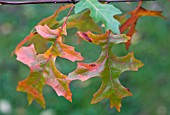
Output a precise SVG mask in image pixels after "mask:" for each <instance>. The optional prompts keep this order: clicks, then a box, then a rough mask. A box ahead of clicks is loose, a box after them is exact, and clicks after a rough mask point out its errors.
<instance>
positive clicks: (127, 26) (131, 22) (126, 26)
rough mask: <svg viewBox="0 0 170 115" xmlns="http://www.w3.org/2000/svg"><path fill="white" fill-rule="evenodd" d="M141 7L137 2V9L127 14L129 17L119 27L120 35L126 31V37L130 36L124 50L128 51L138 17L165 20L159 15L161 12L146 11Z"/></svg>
mask: <svg viewBox="0 0 170 115" xmlns="http://www.w3.org/2000/svg"><path fill="white" fill-rule="evenodd" d="M141 5H142V3H141V2H139V4H138V7H137V8H136V9H135V10H133V11H132V12H130V13H129V14H130V15H131V17H129V18H128V19H127V20H126V21H125V22H124V23H123V24H122V25H121V27H120V32H121V33H123V32H125V31H126V30H128V31H127V33H126V35H127V36H130V39H129V40H128V42H127V43H126V49H128V48H129V46H130V45H131V39H132V36H133V34H134V33H135V32H136V30H135V27H136V24H137V21H138V19H139V18H140V17H142V16H159V17H161V18H165V17H164V16H163V15H162V14H161V13H162V11H152V10H146V9H145V8H143V7H142V6H141Z"/></svg>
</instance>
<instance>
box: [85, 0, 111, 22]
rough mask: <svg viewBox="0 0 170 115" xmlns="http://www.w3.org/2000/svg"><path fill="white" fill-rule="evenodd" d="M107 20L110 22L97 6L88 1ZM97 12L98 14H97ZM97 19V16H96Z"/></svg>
mask: <svg viewBox="0 0 170 115" xmlns="http://www.w3.org/2000/svg"><path fill="white" fill-rule="evenodd" d="M87 1H88V2H89V3H90V4H91V5H92V6H93V7H94V8H95V9H96V10H97V11H98V12H99V13H100V14H101V15H102V16H103V17H104V18H105V19H106V20H107V22H109V20H108V18H107V17H105V16H104V15H103V14H102V13H101V12H100V9H98V8H97V7H96V6H95V5H93V3H92V2H91V1H90V0H87ZM97 11H96V12H97ZM96 15H97V13H96ZM96 17H97V16H96Z"/></svg>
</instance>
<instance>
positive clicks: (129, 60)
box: [68, 31, 143, 111]
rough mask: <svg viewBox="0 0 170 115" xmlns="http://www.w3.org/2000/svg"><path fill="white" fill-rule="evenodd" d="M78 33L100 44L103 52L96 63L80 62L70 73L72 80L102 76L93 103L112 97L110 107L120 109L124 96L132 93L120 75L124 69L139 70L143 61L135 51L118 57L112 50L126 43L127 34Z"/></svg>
mask: <svg viewBox="0 0 170 115" xmlns="http://www.w3.org/2000/svg"><path fill="white" fill-rule="evenodd" d="M78 35H79V36H80V37H81V38H83V39H84V40H86V41H90V42H92V43H94V44H98V45H100V46H101V47H102V53H101V55H100V57H99V58H98V60H97V61H96V62H94V63H89V64H86V63H82V62H79V63H78V67H77V69H76V70H75V71H73V72H72V73H70V74H69V75H68V76H69V79H70V80H81V81H85V80H88V79H90V78H92V77H101V78H102V84H101V87H100V89H99V90H98V91H97V92H96V93H95V94H94V96H93V99H92V101H91V103H97V102H99V101H101V100H103V99H105V98H109V99H110V107H111V108H112V107H116V108H117V110H118V111H120V107H121V100H122V98H123V97H126V96H131V95H132V94H131V93H130V91H129V90H128V89H127V88H124V87H123V86H122V85H121V83H120V82H119V79H118V78H119V76H120V75H121V74H122V73H123V72H124V71H130V70H131V71H137V70H138V68H140V67H142V66H143V64H142V63H141V61H139V60H137V59H135V58H134V56H133V53H129V54H128V55H127V56H124V57H117V56H115V55H114V54H113V53H112V52H111V48H112V47H113V46H114V45H116V44H120V43H125V42H127V40H128V39H129V37H127V36H125V35H114V34H112V33H110V32H108V31H107V32H106V33H105V34H101V35H96V34H93V33H91V32H78Z"/></svg>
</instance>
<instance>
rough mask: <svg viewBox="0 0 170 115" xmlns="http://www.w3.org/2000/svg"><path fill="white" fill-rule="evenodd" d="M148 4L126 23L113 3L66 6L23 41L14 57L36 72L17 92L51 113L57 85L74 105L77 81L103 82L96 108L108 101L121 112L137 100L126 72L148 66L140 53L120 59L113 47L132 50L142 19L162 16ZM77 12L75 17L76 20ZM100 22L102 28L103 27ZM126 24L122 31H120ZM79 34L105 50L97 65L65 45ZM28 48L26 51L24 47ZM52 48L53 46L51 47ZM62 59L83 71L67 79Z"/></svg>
mask: <svg viewBox="0 0 170 115" xmlns="http://www.w3.org/2000/svg"><path fill="white" fill-rule="evenodd" d="M141 5H142V2H139V4H138V6H137V8H136V9H135V10H133V11H132V12H130V15H131V16H130V17H129V18H128V19H126V18H125V17H124V15H122V16H120V15H119V16H118V14H121V11H120V10H119V9H118V8H116V7H114V6H113V5H110V4H101V3H99V2H98V1H97V0H81V1H80V2H79V3H77V4H75V5H73V4H69V5H65V6H61V7H60V8H59V9H58V10H56V12H55V13H54V14H53V15H51V16H49V17H47V18H45V19H43V20H42V21H40V22H39V23H38V24H37V25H36V26H35V28H34V29H33V31H31V32H30V34H29V35H28V36H27V37H26V38H25V39H24V40H23V41H21V42H20V43H19V44H18V45H17V47H16V49H15V51H14V53H15V54H16V56H17V60H18V61H20V62H22V63H24V64H25V65H27V66H28V67H29V69H30V74H29V76H28V77H27V78H26V79H25V80H23V81H20V82H19V83H18V86H17V91H21V92H25V93H27V96H28V103H29V104H31V103H32V101H33V100H36V101H37V102H38V103H39V104H40V105H41V106H42V107H43V108H45V99H44V97H43V92H42V91H43V87H44V86H45V85H49V86H51V87H52V88H53V89H54V90H55V92H56V94H57V95H58V96H64V97H65V98H66V99H67V100H69V101H72V93H71V90H70V86H69V84H70V82H72V81H73V80H81V81H86V80H88V79H90V78H93V77H101V79H102V84H101V86H100V88H99V90H98V91H97V92H96V93H95V94H94V95H93V99H92V101H91V103H92V104H94V103H97V102H99V101H101V100H103V99H105V98H108V99H109V100H110V107H111V108H112V107H116V109H117V110H118V111H120V108H121V100H122V99H123V98H124V97H126V96H132V93H131V92H130V90H129V89H128V88H125V87H124V86H122V85H121V83H120V81H119V76H120V75H121V74H122V73H123V72H125V71H137V70H138V69H139V68H141V67H142V66H143V64H142V62H141V61H139V60H137V59H136V58H135V57H134V53H133V52H131V53H128V54H127V55H126V56H124V57H117V56H116V55H115V54H113V53H112V50H111V49H112V47H114V46H115V45H119V44H125V46H126V49H128V48H129V46H130V44H131V39H132V36H133V34H134V33H135V32H136V30H135V26H136V23H137V21H138V19H139V18H140V17H141V16H159V17H162V18H164V17H163V16H162V14H161V11H150V10H147V9H144V8H143V7H142V6H141ZM74 7H75V9H74V10H75V14H72V15H70V12H72V9H73V8H74ZM67 9H70V10H69V12H68V15H67V16H66V17H65V18H63V19H62V20H59V21H58V20H56V18H57V17H58V15H59V13H61V12H62V11H64V10H67ZM99 22H101V23H102V25H100V24H98V23H99ZM119 25H120V26H119ZM70 28H76V29H77V36H78V37H79V38H81V39H82V40H85V41H87V42H90V43H92V44H96V45H99V46H100V47H101V49H102V52H101V54H100V56H99V57H98V59H97V61H95V62H93V63H84V62H82V61H83V59H84V58H83V56H82V55H81V52H77V51H76V49H75V48H74V47H73V46H69V45H67V44H65V43H64V42H63V37H64V36H67V30H68V29H70ZM25 43H27V44H26V45H25V46H23V45H24V44H25ZM49 44H50V47H49ZM57 57H61V58H65V59H67V60H70V61H72V62H74V61H78V62H77V69H76V70H74V71H73V72H71V73H69V74H68V76H67V75H64V74H62V73H61V72H60V71H59V70H57V68H56V66H55V60H56V58H57Z"/></svg>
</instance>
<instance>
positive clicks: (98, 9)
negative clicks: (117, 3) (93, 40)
mask: <svg viewBox="0 0 170 115" xmlns="http://www.w3.org/2000/svg"><path fill="white" fill-rule="evenodd" d="M85 9H90V11H91V12H90V16H91V17H92V18H93V20H94V21H95V22H96V23H98V22H100V21H102V23H104V25H105V27H106V30H112V32H114V33H117V34H120V31H119V22H118V21H117V20H116V19H114V18H113V16H114V15H117V14H121V11H120V10H119V9H117V8H116V7H114V6H113V5H109V4H101V3H99V2H98V1H97V0H81V1H80V2H79V3H77V4H76V5H75V13H76V14H77V13H79V12H81V11H83V10H85Z"/></svg>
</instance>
